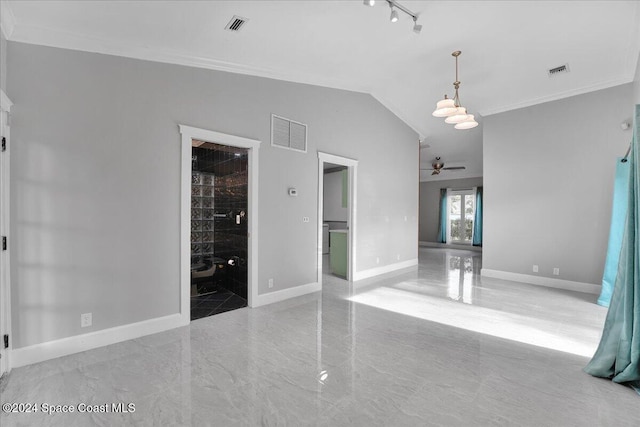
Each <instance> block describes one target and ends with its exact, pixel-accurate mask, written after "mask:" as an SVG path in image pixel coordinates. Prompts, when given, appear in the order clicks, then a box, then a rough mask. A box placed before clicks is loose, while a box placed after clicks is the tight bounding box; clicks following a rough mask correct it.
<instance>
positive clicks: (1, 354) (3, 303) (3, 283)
mask: <svg viewBox="0 0 640 427" xmlns="http://www.w3.org/2000/svg"><path fill="white" fill-rule="evenodd" d="M11 105H13V104H12V103H11V101H10V100H9V98H8V97H7V95H6V94H5V93H4V91H3V90H0V136H2V137H4V138H6V151H4V152H2V153H1V154H0V189H1V191H0V194H1V196H0V235H2V236H6V237H7V242H8V244H7V250H6V251H1V252H0V375H2V374H4V373H5V372H9V371H10V370H11V349H12V347H13V346H12V343H11V341H12V340H11V334H10V332H11V271H10V270H11V268H10V266H11V263H10V249H11V239H10V237H11V236H10V233H11V231H10V227H9V224H10V222H9V211H10V209H9V203H10V197H9V166H10V161H9V153H10V144H9V112H10V110H11ZM0 249H1V248H0ZM5 334H7V335H9V338H10V339H9V347H8V348H6V349H5V348H4V342H3V341H4V340H3V339H2V338H3V337H4V335H5Z"/></svg>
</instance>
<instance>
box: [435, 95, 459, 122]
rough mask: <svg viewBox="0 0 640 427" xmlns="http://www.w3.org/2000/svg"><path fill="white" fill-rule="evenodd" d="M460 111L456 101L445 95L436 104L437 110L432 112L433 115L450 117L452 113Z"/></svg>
mask: <svg viewBox="0 0 640 427" xmlns="http://www.w3.org/2000/svg"><path fill="white" fill-rule="evenodd" d="M457 111H458V108H457V107H456V103H455V101H454V100H453V99H449V98H447V95H445V96H444V99H443V100H441V101H438V103H437V104H436V110H435V111H434V112H433V113H432V115H433V117H449V116H450V115H452V114H455V113H456V112H457Z"/></svg>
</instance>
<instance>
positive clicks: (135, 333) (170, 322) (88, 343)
mask: <svg viewBox="0 0 640 427" xmlns="http://www.w3.org/2000/svg"><path fill="white" fill-rule="evenodd" d="M188 324H189V318H186V323H185V319H184V318H183V316H181V315H180V313H177V314H171V315H169V316H164V317H158V318H155V319H149V320H143V321H142V322H136V323H131V324H129V325H122V326H116V327H114V328H108V329H103V330H100V331H95V332H89V333H87V334H82V335H76V336H73V337H68V338H62V339H59V340H54V341H47V342H43V343H40V344H34V345H30V346H28V347H21V348H14V349H13V350H12V352H11V362H12V363H11V365H12V366H11V367H12V368H19V367H20V366H26V365H31V364H33V363H38V362H44V361H45V360H49V359H55V358H57V357H62V356H67V355H69V354H74V353H80V352H82V351H87V350H91V349H94V348H98V347H104V346H106V345H109V344H115V343H118V342H122V341H127V340H131V339H134V338H139V337H142V336H145V335H151V334H156V333H158V332H163V331H166V330H169V329H173V328H177V327H180V326H186V325H188Z"/></svg>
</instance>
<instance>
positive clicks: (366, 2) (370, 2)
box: [363, 0, 376, 7]
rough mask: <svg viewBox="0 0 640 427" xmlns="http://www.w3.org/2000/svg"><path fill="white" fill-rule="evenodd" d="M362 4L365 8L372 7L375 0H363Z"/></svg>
mask: <svg viewBox="0 0 640 427" xmlns="http://www.w3.org/2000/svg"><path fill="white" fill-rule="evenodd" d="M363 3H364V5H365V6H371V7H373V6H374V5H375V4H376V0H364V1H363Z"/></svg>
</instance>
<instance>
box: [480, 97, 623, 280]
mask: <svg viewBox="0 0 640 427" xmlns="http://www.w3.org/2000/svg"><path fill="white" fill-rule="evenodd" d="M631 89H632V87H631V84H627V85H622V86H617V87H614V88H611V89H606V90H601V91H597V92H592V93H589V94H585V95H579V96H575V97H571V98H567V99H564V100H560V101H555V102H549V103H545V104H540V105H536V106H533V107H529V108H523V109H519V110H515V111H510V112H506V113H502V114H497V115H493V116H489V117H485V118H484V166H485V167H484V199H485V208H484V209H485V210H484V235H483V240H484V242H483V261H482V262H483V267H484V268H487V269H493V270H502V271H507V272H514V273H522V274H535V273H533V272H532V265H533V264H538V265H539V266H540V272H539V273H538V275H540V276H546V277H556V278H560V279H566V280H573V281H578V282H583V283H593V284H600V283H601V281H602V271H603V266H604V260H605V255H606V249H607V241H608V234H609V224H610V219H611V201H612V191H613V179H614V174H615V162H616V158H617V157H621V156H623V155H624V153H625V151H626V149H627V146H628V144H629V142H630V140H631V137H632V134H631V132H630V131H622V130H621V129H620V123H621V122H622V121H623V120H624V119H625V118H628V117H630V111H629V105H630V104H631V97H632V90H631ZM554 267H559V268H560V276H553V275H552V271H553V268H554Z"/></svg>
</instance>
